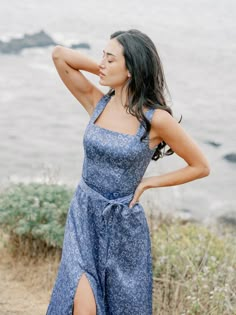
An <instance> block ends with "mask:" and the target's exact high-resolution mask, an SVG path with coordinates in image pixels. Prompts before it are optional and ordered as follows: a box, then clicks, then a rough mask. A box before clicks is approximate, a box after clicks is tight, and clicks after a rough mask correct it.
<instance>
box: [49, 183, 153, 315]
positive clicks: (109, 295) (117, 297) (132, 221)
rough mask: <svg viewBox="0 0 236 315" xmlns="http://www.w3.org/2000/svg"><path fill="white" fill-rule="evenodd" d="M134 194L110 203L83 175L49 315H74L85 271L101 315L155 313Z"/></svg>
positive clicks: (147, 244) (147, 243)
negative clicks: (77, 292) (76, 294)
mask: <svg viewBox="0 0 236 315" xmlns="http://www.w3.org/2000/svg"><path fill="white" fill-rule="evenodd" d="M132 197H133V194H130V195H126V196H122V197H117V198H115V199H114V198H113V199H110V198H108V197H107V196H106V197H104V195H102V194H100V193H99V192H98V191H95V190H94V189H93V188H92V187H91V186H89V185H88V184H87V183H86V182H85V181H84V179H83V177H81V179H80V182H79V184H78V186H77V188H76V190H75V192H74V195H73V197H72V200H71V203H70V206H69V210H68V214H67V220H66V225H65V233H64V241H63V248H62V257H61V262H60V265H59V269H58V274H57V278H56V282H55V285H54V288H53V291H52V295H51V299H50V303H49V306H48V309H47V314H46V315H72V312H73V303H74V296H75V292H76V289H77V286H78V283H79V280H80V278H81V276H82V274H83V273H85V274H86V277H87V279H88V281H89V283H90V286H91V288H92V291H93V294H94V298H95V302H96V314H97V315H151V314H152V257H151V240H150V234H149V227H148V224H147V220H146V216H145V212H144V209H143V207H142V206H141V204H140V203H138V202H137V203H136V204H135V205H134V206H133V207H132V208H129V207H128V205H129V203H130V201H131V200H132Z"/></svg>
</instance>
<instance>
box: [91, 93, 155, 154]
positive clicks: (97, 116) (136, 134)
mask: <svg viewBox="0 0 236 315" xmlns="http://www.w3.org/2000/svg"><path fill="white" fill-rule="evenodd" d="M106 96H107V97H108V101H106V102H105V106H103V108H102V110H101V111H100V112H99V113H98V115H96V116H95V119H93V120H92V125H93V126H95V127H97V128H98V129H101V130H104V131H107V132H110V133H114V134H118V135H121V136H128V137H139V133H140V131H141V129H142V127H143V126H142V124H141V123H140V122H139V127H138V129H137V131H136V133H135V134H129V133H124V132H120V131H116V130H111V129H108V128H104V127H101V126H99V125H97V124H96V123H95V122H96V120H97V119H98V118H99V116H101V114H102V113H103V112H104V110H105V108H106V106H107V104H108V103H109V101H110V100H111V95H106V94H105V95H103V96H102V98H101V99H100V101H99V102H101V101H102V99H103V98H105V97H106ZM150 110H151V108H149V109H148V110H146V111H145V112H144V114H145V115H146V113H148V112H149V111H150ZM147 138H148V140H149V134H148V135H147ZM148 147H149V145H148ZM149 149H150V150H152V151H153V150H154V149H155V148H153V149H151V148H150V147H149Z"/></svg>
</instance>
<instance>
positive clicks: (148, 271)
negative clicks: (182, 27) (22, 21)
mask: <svg viewBox="0 0 236 315" xmlns="http://www.w3.org/2000/svg"><path fill="white" fill-rule="evenodd" d="M52 57H53V61H54V64H55V66H56V69H57V71H58V73H59V75H60V77H61V79H62V81H63V82H64V83H65V85H66V86H67V88H68V89H69V90H70V92H71V93H72V94H73V95H74V96H75V97H76V98H77V99H78V101H79V102H80V104H81V105H82V106H83V107H84V108H85V110H86V111H87V112H88V114H89V116H90V120H89V123H88V125H87V127H86V130H85V133H84V139H83V144H84V153H85V156H84V163H83V170H82V176H81V179H80V182H79V184H78V186H77V189H76V191H75V193H74V196H73V198H72V200H71V204H70V207H69V211H68V215H67V221H66V227H65V235H64V243H63V250H62V257H61V262H60V267H59V271H58V275H57V279H56V283H55V286H54V289H53V292H52V296H51V301H50V304H49V307H48V310H47V315H60V314H61V315H66V314H74V315H95V314H97V315H105V314H112V315H121V314H122V315H126V314H129V315H150V314H152V260H151V244H150V237H149V229H148V225H147V221H146V217H145V213H144V210H143V207H142V206H141V204H140V203H139V198H140V196H141V195H142V193H143V192H144V191H145V190H147V189H149V188H158V187H164V186H173V185H180V184H183V183H186V182H189V181H192V180H195V179H198V178H202V177H204V176H207V175H209V164H208V161H207V159H206V157H205V156H204V155H203V153H202V152H201V150H200V148H199V147H198V146H197V144H196V143H195V142H194V140H193V139H191V137H190V136H189V135H188V134H187V133H186V132H185V131H184V130H183V128H182V127H181V126H180V125H179V124H178V122H177V121H176V120H175V119H174V118H173V117H172V111H171V109H170V108H169V107H168V106H167V105H166V101H165V97H164V91H165V88H166V85H165V80H164V74H163V70H162V66H161V61H160V59H159V56H158V53H157V51H156V48H155V45H154V44H153V42H152V41H151V39H150V38H149V37H148V36H147V35H145V34H143V33H142V32H140V31H138V30H129V31H124V32H123V31H120V32H116V33H114V34H112V35H111V38H110V40H109V41H108V43H107V45H106V47H105V49H104V50H103V56H102V60H101V62H100V63H99V64H98V63H97V62H96V61H94V60H92V59H91V58H90V57H88V56H86V55H84V54H82V53H80V52H77V51H74V50H72V49H69V48H65V47H62V46H56V47H55V48H54V49H53V53H52ZM80 70H84V71H88V72H91V73H93V74H95V75H99V77H100V81H99V83H100V84H101V85H103V86H108V87H110V90H109V92H108V93H107V94H105V95H104V93H102V91H101V90H100V89H99V88H97V87H96V86H94V85H93V84H92V83H91V82H90V81H89V80H88V79H87V78H86V77H85V76H84V74H82V72H81V71H80ZM166 144H168V146H169V147H170V149H169V150H168V151H167V152H168V153H166V154H171V153H173V152H175V153H176V154H178V155H179V156H180V157H181V158H183V159H184V160H185V161H186V163H187V166H186V167H184V168H181V169H179V170H176V171H173V172H170V173H168V174H164V175H161V176H151V177H148V178H143V175H144V172H145V170H146V168H147V166H148V164H149V162H150V160H151V159H154V160H157V159H158V158H159V157H160V156H163V155H164V154H165V153H163V150H164V149H165V145H166Z"/></svg>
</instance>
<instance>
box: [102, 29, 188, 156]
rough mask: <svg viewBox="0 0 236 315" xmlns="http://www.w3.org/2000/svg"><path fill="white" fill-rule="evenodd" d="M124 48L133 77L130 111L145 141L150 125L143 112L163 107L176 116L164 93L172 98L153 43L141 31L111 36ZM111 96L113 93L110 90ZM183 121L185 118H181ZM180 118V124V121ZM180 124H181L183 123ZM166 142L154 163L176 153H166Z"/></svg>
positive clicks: (158, 150)
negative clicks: (147, 109) (139, 124)
mask: <svg viewBox="0 0 236 315" xmlns="http://www.w3.org/2000/svg"><path fill="white" fill-rule="evenodd" d="M113 38H115V39H116V40H117V41H118V42H119V43H120V44H121V45H122V46H123V54H124V57H125V63H126V68H127V69H128V71H129V72H130V74H131V78H130V79H129V80H128V82H127V95H128V104H127V111H128V112H129V113H130V114H132V115H134V116H136V117H137V119H138V120H139V122H140V123H141V124H142V125H143V126H144V128H145V133H144V135H143V136H142V137H141V141H143V140H145V139H146V137H147V135H148V133H149V131H150V129H151V124H150V122H149V120H148V119H147V118H146V117H145V115H144V113H143V105H145V106H146V107H147V108H154V109H157V108H160V109H163V110H166V111H167V112H168V113H169V114H170V115H172V116H173V112H172V109H171V108H170V107H169V106H167V104H166V100H165V95H164V93H165V92H166V91H167V92H168V95H170V93H169V90H168V87H167V84H166V81H165V77H164V71H163V67H162V63H161V60H160V57H159V55H158V53H157V50H156V47H155V45H154V43H153V42H152V40H151V39H150V38H149V37H148V36H147V35H146V34H144V33H142V32H141V31H139V30H136V29H131V30H128V31H117V32H115V33H113V34H111V36H110V39H113ZM108 94H109V95H111V94H114V90H113V89H110V91H109V92H108ZM181 119H182V116H181ZM181 119H180V121H181ZM180 121H179V122H180ZM165 146H166V143H165V142H164V141H162V142H161V143H159V145H158V146H157V147H156V150H155V152H154V154H153V156H152V160H158V159H159V158H160V157H163V156H165V155H171V154H173V153H174V151H173V150H172V149H171V148H169V149H168V150H167V151H166V152H165Z"/></svg>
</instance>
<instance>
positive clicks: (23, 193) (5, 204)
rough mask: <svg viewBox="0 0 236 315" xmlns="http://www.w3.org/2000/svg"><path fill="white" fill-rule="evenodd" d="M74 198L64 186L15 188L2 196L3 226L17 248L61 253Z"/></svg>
mask: <svg viewBox="0 0 236 315" xmlns="http://www.w3.org/2000/svg"><path fill="white" fill-rule="evenodd" d="M72 196H73V189H70V188H68V187H66V186H65V185H62V186H60V185H56V184H39V183H31V184H23V183H19V184H12V185H11V186H9V187H8V188H7V189H6V190H4V191H3V192H2V193H1V195H0V226H1V228H2V229H3V230H4V231H5V232H7V233H9V235H10V237H11V239H12V240H14V242H15V243H17V244H18V245H19V243H22V245H24V244H26V243H27V244H28V245H29V244H30V243H32V242H35V243H37V248H38V247H40V246H41V247H43V248H45V247H48V248H58V249H61V247H62V242H63V236H64V226H65V220H66V215H67V211H68V208H69V204H70V200H71V198H72ZM40 244H41V245H40ZM18 245H17V246H18ZM32 246H33V245H32Z"/></svg>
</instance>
